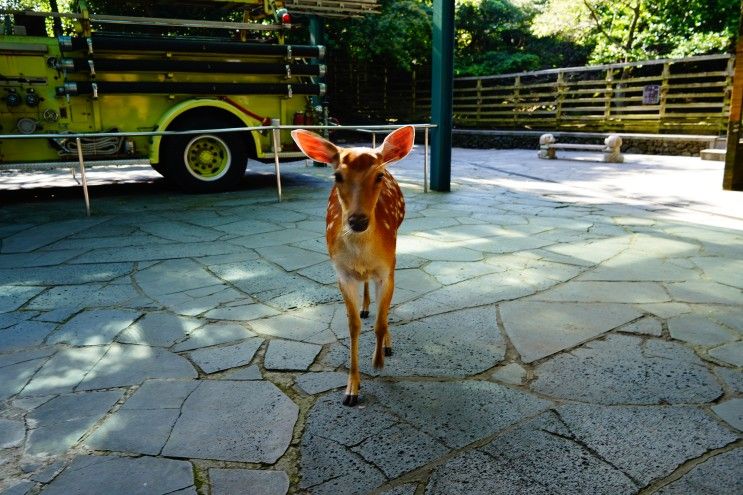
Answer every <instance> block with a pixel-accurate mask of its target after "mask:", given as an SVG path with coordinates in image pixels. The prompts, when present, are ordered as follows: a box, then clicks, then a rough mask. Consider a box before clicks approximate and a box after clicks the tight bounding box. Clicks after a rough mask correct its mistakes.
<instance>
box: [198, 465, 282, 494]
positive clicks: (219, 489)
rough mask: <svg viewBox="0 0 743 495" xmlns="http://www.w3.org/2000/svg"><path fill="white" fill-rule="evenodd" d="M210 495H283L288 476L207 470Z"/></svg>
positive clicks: (251, 470) (272, 472)
mask: <svg viewBox="0 0 743 495" xmlns="http://www.w3.org/2000/svg"><path fill="white" fill-rule="evenodd" d="M209 481H210V485H211V488H212V490H211V494H212V495H237V494H240V495H285V494H286V493H287V492H288V491H289V476H288V475H287V474H286V473H285V472H284V471H261V470H257V469H218V468H211V469H209Z"/></svg>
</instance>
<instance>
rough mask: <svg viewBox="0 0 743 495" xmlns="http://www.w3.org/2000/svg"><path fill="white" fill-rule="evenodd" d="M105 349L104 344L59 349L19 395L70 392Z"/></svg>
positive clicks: (102, 354) (99, 358)
mask: <svg viewBox="0 0 743 495" xmlns="http://www.w3.org/2000/svg"><path fill="white" fill-rule="evenodd" d="M106 350H107V348H106V347H105V346H88V347H83V348H74V347H73V348H69V349H62V350H60V351H59V352H57V353H56V354H55V355H54V356H52V357H51V358H50V359H48V360H47V361H46V362H45V363H43V366H41V368H40V369H39V370H38V372H36V373H35V374H34V375H33V378H32V379H31V381H29V382H28V384H27V385H26V386H25V388H24V389H23V391H22V392H21V394H20V395H21V396H24V397H25V396H39V395H51V394H56V393H66V392H72V390H73V388H74V387H76V386H77V385H78V384H79V383H80V381H82V379H83V378H85V377H86V375H87V374H88V372H89V371H90V370H91V369H92V368H93V367H94V366H95V365H96V364H97V363H98V362H99V361H100V360H101V358H102V357H103V356H104V355H105V354H106ZM37 367H38V365H37Z"/></svg>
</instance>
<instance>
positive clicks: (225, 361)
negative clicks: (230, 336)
mask: <svg viewBox="0 0 743 495" xmlns="http://www.w3.org/2000/svg"><path fill="white" fill-rule="evenodd" d="M262 343H263V339H261V338H259V337H253V338H250V339H247V340H245V341H243V342H240V343H237V344H231V345H224V346H221V347H204V348H202V349H197V350H195V351H192V352H189V353H188V356H189V358H190V359H191V361H193V362H194V363H195V364H196V365H197V366H198V367H199V368H201V369H202V370H203V371H204V373H207V374H210V373H216V372H217V371H223V370H226V369H230V368H237V367H238V366H244V365H246V364H248V363H250V361H251V360H252V359H253V356H254V355H255V353H256V351H257V350H258V348H260V346H261V344H262Z"/></svg>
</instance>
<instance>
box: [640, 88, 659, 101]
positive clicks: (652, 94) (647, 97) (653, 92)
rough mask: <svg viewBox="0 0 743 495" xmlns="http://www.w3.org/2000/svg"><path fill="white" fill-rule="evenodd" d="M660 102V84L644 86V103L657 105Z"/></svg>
mask: <svg viewBox="0 0 743 495" xmlns="http://www.w3.org/2000/svg"><path fill="white" fill-rule="evenodd" d="M659 102H660V86H658V85H657V84H648V85H647V86H645V87H644V88H642V104H643V105H657V104H658V103H659Z"/></svg>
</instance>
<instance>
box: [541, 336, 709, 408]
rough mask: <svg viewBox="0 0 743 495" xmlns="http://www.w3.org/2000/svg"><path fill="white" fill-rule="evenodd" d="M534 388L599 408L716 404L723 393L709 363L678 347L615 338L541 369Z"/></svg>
mask: <svg viewBox="0 0 743 495" xmlns="http://www.w3.org/2000/svg"><path fill="white" fill-rule="evenodd" d="M534 373H535V374H536V376H537V379H536V380H535V381H534V382H533V383H532V388H533V389H534V390H535V391H537V392H539V393H542V394H546V395H549V396H552V397H560V398H564V399H572V400H578V401H583V402H592V403H597V404H663V403H668V404H679V403H686V404H689V403H705V402H710V401H713V400H715V399H716V398H717V397H719V396H720V395H721V394H722V389H721V388H720V385H719V384H718V383H717V380H716V379H715V377H714V376H713V375H712V374H711V373H710V372H709V371H708V370H707V367H706V366H705V365H704V363H703V362H702V361H701V360H700V359H699V358H698V357H697V356H696V355H695V354H694V353H693V352H692V351H691V350H689V349H688V348H686V347H684V346H682V345H680V344H677V343H673V342H664V341H660V340H649V341H647V342H644V341H643V340H642V339H641V338H640V337H635V336H630V335H611V336H609V337H607V338H606V339H605V340H603V341H595V342H591V343H589V344H586V345H585V346H584V347H582V348H580V349H577V350H575V351H573V352H571V353H570V354H563V355H560V356H556V357H554V358H552V359H550V360H549V361H546V362H545V363H543V364H541V365H539V366H537V368H536V369H535V370H534Z"/></svg>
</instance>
